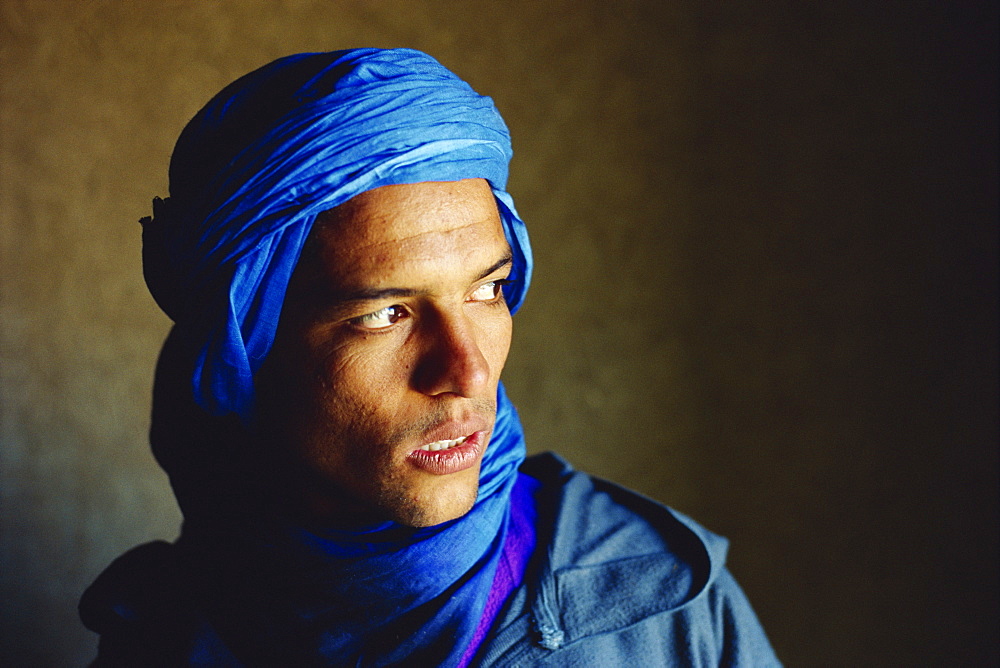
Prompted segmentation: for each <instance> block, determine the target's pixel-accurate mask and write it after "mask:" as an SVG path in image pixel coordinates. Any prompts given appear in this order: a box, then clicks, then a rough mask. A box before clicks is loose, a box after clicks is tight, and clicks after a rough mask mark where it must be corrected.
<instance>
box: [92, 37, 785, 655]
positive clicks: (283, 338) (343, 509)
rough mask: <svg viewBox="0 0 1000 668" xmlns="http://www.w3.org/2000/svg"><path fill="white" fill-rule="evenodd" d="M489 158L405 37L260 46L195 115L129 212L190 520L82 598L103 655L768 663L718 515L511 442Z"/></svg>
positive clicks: (508, 281)
mask: <svg viewBox="0 0 1000 668" xmlns="http://www.w3.org/2000/svg"><path fill="white" fill-rule="evenodd" d="M510 155H511V152H510V143H509V137H508V134H507V130H506V127H505V126H504V124H503V121H502V119H501V118H500V116H499V115H498V114H497V112H496V110H495V108H494V107H493V104H492V102H491V101H490V100H489V98H485V97H481V96H479V95H477V94H476V93H475V92H473V91H472V90H471V88H469V87H468V85H467V84H465V83H464V82H462V81H460V80H459V79H457V78H456V77H455V76H454V75H453V74H452V73H451V72H449V71H447V70H445V69H444V68H443V67H441V66H440V65H439V64H438V63H437V62H436V61H434V60H433V59H431V58H430V57H428V56H426V55H424V54H422V53H419V52H415V51H409V50H389V51H382V50H375V49H359V50H353V51H345V52H335V53H329V54H303V55H299V56H291V57H288V58H285V59H281V60H278V61H276V62H274V63H271V64H270V65H267V66H265V67H263V68H261V69H260V70H257V71H255V72H252V73H251V74H249V75H247V76H245V77H243V78H241V79H240V80H238V81H236V82H235V83H233V84H231V85H230V86H229V87H227V88H226V89H225V90H223V91H222V92H221V93H220V94H219V95H217V96H216V97H215V98H214V99H213V100H212V101H211V102H209V104H208V105H207V106H206V107H205V108H204V109H203V110H202V111H201V112H199V114H198V115H197V116H195V118H194V119H193V120H192V121H191V122H190V123H189V124H188V126H187V127H186V128H185V130H184V132H183V133H182V135H181V137H180V139H179V140H178V143H177V147H176V149H175V152H174V155H173V157H172V159H171V166H170V198H169V199H167V200H162V201H160V200H156V201H154V216H153V218H152V219H145V220H144V231H143V255H144V271H145V275H146V280H147V283H148V285H149V287H150V290H151V292H152V293H153V296H154V297H155V298H156V300H157V302H158V303H159V304H160V305H161V306H162V307H163V309H164V310H165V311H166V312H167V314H168V315H170V317H171V318H172V319H173V320H174V322H175V326H174V328H173V330H172V331H171V334H170V336H169V337H168V339H167V341H166V343H165V344H164V349H163V352H162V354H161V357H160V362H159V365H158V368H157V378H156V385H155V388H154V407H153V425H152V430H151V441H152V444H153V449H154V453H155V454H156V456H157V459H158V461H159V462H160V463H161V465H162V466H163V467H164V469H165V470H166V471H167V472H168V473H169V475H170V478H171V484H172V485H173V487H174V491H175V493H176V495H177V498H178V502H179V503H180V505H181V509H182V510H183V512H184V527H183V530H182V533H181V536H180V538H179V539H178V540H177V542H176V543H175V544H173V545H168V544H166V543H162V542H158V543H153V544H149V545H145V546H141V547H139V548H136V549H135V550H133V551H132V552H130V553H128V554H126V555H125V556H123V557H121V558H120V559H119V560H117V561H116V562H115V563H114V564H112V566H111V567H110V568H109V569H108V570H107V571H106V572H105V573H104V574H103V575H102V576H101V577H100V578H99V579H98V580H97V582H95V584H94V585H93V586H91V588H90V589H89V590H88V591H87V593H86V594H85V595H84V598H83V600H82V602H81V614H82V617H83V619H84V622H85V623H86V624H87V626H88V627H90V628H91V629H93V630H95V631H97V632H98V633H100V634H101V643H100V651H99V657H98V661H97V664H98V665H289V666H293V665H294V666H298V665H335V666H347V665H349V666H356V665H357V666H386V665H414V666H439V665H440V666H467V665H484V666H518V665H521V666H525V665H536V664H546V665H574V666H578V665H594V666H619V665H641V666H655V665H719V664H729V665H774V664H776V663H777V661H776V659H775V657H774V654H773V652H772V651H771V649H770V646H769V645H768V642H767V639H766V637H765V636H764V633H763V631H762V630H761V628H760V626H759V624H758V622H757V620H756V618H755V617H754V614H753V612H752V610H751V609H750V607H749V604H748V603H747V601H746V599H745V597H744V596H743V594H742V592H741V591H740V589H739V587H738V586H737V585H736V583H735V582H734V581H733V579H732V578H731V576H730V575H729V574H728V572H727V571H726V570H725V568H724V566H723V560H724V555H725V550H726V544H725V541H724V540H723V539H721V538H718V537H716V536H713V535H712V534H710V533H708V532H707V531H705V530H704V529H702V528H701V527H699V526H698V525H696V524H694V523H693V522H691V521H690V520H688V519H686V518H684V517H681V516H679V515H677V514H674V513H673V512H672V511H670V510H668V509H666V508H664V507H662V506H659V505H657V504H655V503H654V502H651V501H648V500H646V499H643V498H640V497H638V496H636V495H633V494H631V493H629V492H627V491H625V490H623V489H621V488H618V487H616V486H614V485H612V484H610V483H606V482H602V481H598V480H594V479H591V478H589V477H588V476H585V475H583V474H580V473H576V472H574V471H572V469H570V467H569V466H568V465H567V464H565V463H564V462H562V461H561V460H559V459H558V458H556V457H555V456H553V455H547V456H542V457H538V458H533V459H531V460H528V461H524V454H525V450H524V439H523V436H522V432H521V427H520V424H519V422H518V419H517V415H516V413H515V411H514V409H513V407H512V405H511V404H510V402H509V401H508V400H507V398H506V395H505V394H504V391H503V387H502V384H501V383H500V382H499V377H500V371H501V369H502V368H503V364H504V361H505V359H506V356H507V351H508V347H509V344H510V338H511V317H510V316H511V313H513V312H514V311H516V309H517V307H518V306H519V305H520V304H521V302H522V300H523V298H524V295H525V292H526V290H527V287H528V282H529V279H530V273H531V251H530V247H529V244H528V237H527V232H526V230H525V227H524V224H523V223H522V222H521V220H520V218H519V217H518V215H517V213H516V211H515V209H514V206H513V202H512V200H511V198H510V196H509V195H508V194H507V193H506V192H505V191H504V187H505V183H506V177H507V164H508V162H509V160H510Z"/></svg>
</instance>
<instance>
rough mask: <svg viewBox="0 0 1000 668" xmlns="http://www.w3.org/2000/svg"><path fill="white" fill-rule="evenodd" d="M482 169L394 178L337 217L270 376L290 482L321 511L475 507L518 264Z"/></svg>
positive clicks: (317, 233)
mask: <svg viewBox="0 0 1000 668" xmlns="http://www.w3.org/2000/svg"><path fill="white" fill-rule="evenodd" d="M510 260H511V254H510V247H509V245H508V244H507V241H506V239H505V238H504V234H503V228H502V227H501V223H500V218H499V215H498V213H497V207H496V203H495V201H494V199H493V194H492V192H491V190H490V188H489V186H488V184H487V183H486V182H485V181H483V180H482V179H473V180H467V181H458V182H447V183H419V184H415V185H398V186H385V187H381V188H376V189H375V190H371V191H369V192H366V193H363V194H361V195H358V196H357V197H355V198H353V199H351V200H350V201H348V202H346V203H345V204H343V205H341V206H339V207H337V208H335V209H333V210H331V211H328V212H326V213H324V214H322V215H321V216H320V217H319V218H318V219H317V221H316V226H315V228H314V230H313V232H312V236H311V237H310V241H309V243H308V244H307V246H306V248H305V249H304V251H303V255H302V258H301V259H300V261H299V265H298V267H297V268H296V271H295V276H294V277H293V279H292V282H291V285H290V286H289V291H288V296H287V298H286V300H285V305H284V309H283V311H282V315H281V322H280V325H279V329H278V334H277V336H276V339H275V343H274V347H273V348H272V351H271V353H270V355H269V357H268V359H267V362H266V363H265V365H264V367H263V369H262V370H261V372H260V373H259V374H258V376H257V378H256V385H257V388H258V397H259V399H258V406H257V418H258V420H259V423H260V424H259V426H260V427H261V431H262V433H263V434H264V439H265V444H266V447H267V449H268V451H269V452H270V454H271V456H272V457H274V456H275V455H277V457H278V459H285V460H286V463H288V464H290V467H291V469H292V470H294V471H296V472H297V473H295V474H293V475H292V477H291V479H292V481H293V482H292V484H291V485H288V486H286V489H284V493H287V494H290V495H292V496H296V497H300V498H298V499H295V500H293V501H292V505H294V506H297V507H298V508H299V509H300V510H302V511H304V512H306V513H307V514H308V515H309V516H311V517H312V519H316V520H319V521H328V522H329V521H333V522H337V523H344V524H348V525H350V524H357V523H366V522H370V521H372V520H380V519H391V520H394V521H397V522H400V523H403V524H407V525H410V526H432V525H435V524H440V523H441V522H445V521H447V520H450V519H454V518H456V517H460V516H461V515H463V514H465V513H466V512H468V511H469V509H470V508H471V507H472V504H473V502H474V501H475V499H476V494H477V492H478V487H479V467H480V463H481V461H482V456H483V453H484V451H485V450H486V447H487V445H488V443H489V438H490V435H491V433H492V429H493V421H494V418H495V416H496V390H497V382H498V381H499V379H500V371H501V369H502V368H503V365H504V361H505V360H506V358H507V351H508V348H509V346H510V337H511V319H510V312H509V311H508V309H507V305H506V304H505V302H504V301H503V295H502V293H501V291H500V287H501V285H502V283H503V281H504V279H506V278H507V275H508V274H509V272H510V267H511V262H510Z"/></svg>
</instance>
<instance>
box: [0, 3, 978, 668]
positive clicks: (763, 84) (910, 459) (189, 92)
mask: <svg viewBox="0 0 1000 668" xmlns="http://www.w3.org/2000/svg"><path fill="white" fill-rule="evenodd" d="M852 4H853V5H856V6H855V7H851V6H850V5H852ZM925 4H926V3H907V2H898V3H877V2H876V3H862V2H855V3H843V2H841V3H823V2H814V3H801V2H791V1H789V2H768V3H757V4H756V5H754V6H752V7H746V6H744V3H723V2H703V1H702V0H676V1H664V0H644V1H640V0H620V1H616V2H605V1H602V0H592V1H583V0H544V1H539V0H506V1H504V2H479V1H476V2H473V1H457V2H445V1H418V0H369V1H367V2H362V1H357V2H337V1H332V0H328V1H322V0H284V1H280V2H279V1H275V0H243V1H240V2H208V1H203V2H177V1H174V2H167V1H163V0H161V1H160V2H138V1H136V2H111V1H101V0H89V1H85V0H79V1H78V2H72V1H69V0H62V1H59V0H50V1H46V0H34V1H12V0H0V215H2V220H0V253H2V255H0V280H2V284H0V319H2V325H0V337H2V338H0V383H2V385H0V438H2V442H0V447H2V450H0V466H2V469H0V486H2V497H0V503H2V524H0V529H2V538H0V612H2V616H3V628H2V633H3V635H2V641H0V664H3V665H81V664H82V663H83V662H84V661H85V660H86V659H87V657H89V656H91V655H92V652H93V650H94V645H95V639H94V637H93V636H92V635H91V634H89V633H88V632H87V631H86V630H85V629H83V628H82V627H81V626H80V624H79V622H78V621H77V619H76V616H75V605H76V600H77V598H78V596H79V594H80V592H81V591H82V589H83V588H84V587H85V586H86V585H87V584H88V583H89V582H90V581H91V580H92V579H93V578H94V577H95V576H96V574H97V573H98V572H99V571H100V570H101V569H102V568H103V567H104V566H105V565H107V563H108V562H109V561H110V560H111V559H112V558H113V557H114V556H116V555H118V554H120V553H121V552H122V551H123V550H125V549H126V548H128V547H130V546H132V545H134V544H136V543H138V542H141V541H145V540H149V539H151V538H154V537H167V538H169V537H172V536H174V535H175V534H176V531H177V526H178V521H179V514H178V512H177V510H176V508H175V506H174V503H173V497H172V495H171V494H170V491H169V489H168V487H167V484H166V479H165V476H164V475H163V474H162V473H161V472H160V471H159V469H158V468H157V467H156V465H155V464H154V462H153V461H152V458H151V456H150V454H149V451H148V446H147V444H146V437H145V432H146V429H147V426H148V404H149V394H150V392H149V386H150V381H151V376H152V366H153V362H154V359H155V356H156V353H157V350H158V346H159V344H160V342H161V341H162V338H163V336H164V334H165V332H166V330H167V327H168V321H167V319H166V318H165V317H164V316H163V315H162V314H161V313H160V312H159V311H158V310H157V309H156V307H155V305H154V304H153V302H152V300H151V298H150V297H149V295H148V293H147V292H146V290H145V286H144V284H143V282H142V276H141V266H140V258H139V249H140V242H139V226H138V225H137V223H136V220H137V219H138V218H139V217H141V216H144V215H147V214H148V213H149V203H150V200H151V198H152V197H153V196H154V195H163V194H165V190H166V167H167V161H168V158H169V155H170V151H171V147H172V145H173V142H174V140H175V139H176V136H177V134H178V132H179V131H180V129H181V127H182V126H183V124H184V123H185V122H186V121H187V119H188V118H190V117H191V115H192V114H193V113H194V112H195V111H196V110H197V109H198V108H199V107H200V105H201V104H203V103H204V102H205V101H206V100H207V99H208V98H209V97H210V96H211V95H212V94H213V93H215V92H216V91H217V90H218V89H220V88H221V87H222V86H223V85H224V84H226V83H228V82H229V81H231V80H232V79H234V78H235V77H237V76H239V75H241V74H243V73H245V72H247V71H249V70H250V69H253V68H254V67H257V66H259V65H262V64H263V63H265V62H267V61H269V60H271V59H273V58H276V57H278V56H282V55H286V54H288V53H292V52H297V51H308V50H329V49H333V48H343V47H347V46H365V45H372V46H412V47H416V48H421V49H424V50H427V51H429V52H430V53H432V54H433V55H435V56H436V57H437V58H438V59H440V60H441V61H442V62H443V63H444V64H446V65H448V66H450V67H452V68H453V69H455V70H456V71H457V72H458V73H459V74H461V75H462V76H464V77H465V78H467V79H468V80H469V81H470V82H471V83H472V84H473V85H474V86H475V87H477V88H478V89H479V90H481V91H482V92H486V93H488V94H490V95H492V96H493V97H494V98H495V99H496V101H497V103H498V105H499V107H500V109H501V111H502V112H503V113H504V114H505V116H506V118H507V120H508V122H509V124H510V126H511V129H512V132H513V136H514V140H515V151H516V158H515V160H514V164H513V178H512V182H511V186H510V189H511V191H512V192H513V194H514V195H515V197H516V199H517V202H518V205H519V208H520V209H521V212H522V214H523V216H524V218H525V220H527V221H528V224H529V228H530V229H531V231H532V234H533V240H534V244H535V250H536V257H537V260H538V265H537V273H536V281H535V284H534V287H533V291H532V293H531V294H530V295H529V301H528V304H527V306H526V307H525V308H524V310H523V311H522V313H521V314H520V315H519V316H518V317H517V319H516V321H515V327H516V341H515V345H514V350H513V352H512V358H511V362H510V364H509V367H508V370H507V374H506V378H507V382H508V384H509V386H510V389H511V393H512V395H513V397H514V398H515V401H516V403H517V404H518V406H519V408H520V411H521V414H522V417H523V420H524V423H525V425H526V429H527V432H528V437H529V443H530V445H531V448H532V449H533V450H536V451H537V450H543V449H555V450H558V451H560V452H561V453H563V454H564V455H566V456H567V457H569V458H570V459H571V460H572V461H574V462H575V463H576V464H577V465H578V466H579V467H581V468H584V469H586V470H588V471H592V472H595V473H599V474H601V475H604V476H608V477H611V478H614V479H616V480H618V481H621V482H624V483H626V484H628V485H630V486H633V487H636V488H638V489H640V490H642V491H644V492H646V493H649V494H651V495H653V496H655V497H656V498H659V499H661V500H664V501H666V502H668V503H671V504H672V505H674V506H676V507H678V508H680V509H681V510H684V511H685V512H688V513H690V514H692V515H694V516H695V517H696V518H698V519H700V520H701V521H702V522H703V523H705V524H707V525H708V526H709V527H710V528H713V529H714V530H716V531H718V532H721V533H724V534H726V535H728V536H729V537H731V538H732V539H733V542H734V546H733V550H732V553H731V563H732V567H733V569H734V571H735V572H736V575H737V577H738V578H739V579H740V580H741V582H742V583H743V584H744V585H745V588H746V589H747V590H748V592H749V594H750V597H751V600H752V601H754V603H755V605H756V607H757V609H758V611H759V613H760V615H761V617H762V619H763V621H764V623H765V626H766V627H767V629H768V630H769V632H770V634H771V636H772V638H773V641H774V643H775V645H776V648H777V650H778V652H779V655H781V656H782V657H783V659H784V660H786V661H787V662H788V663H790V664H792V665H848V664H853V665H879V664H881V665H900V664H913V663H922V664H924V663H936V662H943V661H944V660H945V658H946V657H947V658H951V659H955V658H959V659H962V660H964V661H967V662H968V663H970V664H976V663H989V662H995V661H996V657H997V640H996V633H997V611H996V605H997V572H996V565H997V528H996V527H997V496H996V494H997V488H996V483H997V455H996V445H997V406H996V401H997V396H996V380H997V375H996V374H997V355H996V352H997V350H996V303H997V302H996V269H997V267H996V241H997V237H996V228H995V222H996V215H997V202H996V179H997V172H996V150H997V146H996V131H997V125H996V53H995V51H992V49H994V48H995V40H996V34H995V30H996V16H995V13H992V12H995V9H990V10H989V11H985V10H984V11H983V12H981V14H982V15H981V16H980V15H976V12H975V11H973V10H971V9H968V8H969V6H970V3H961V4H962V6H964V7H966V9H965V10H963V11H964V12H965V13H964V14H961V15H960V14H958V13H957V10H951V9H949V8H950V7H951V6H952V5H951V3H936V5H941V8H940V9H926V8H923V9H922V7H924V5H925ZM868 5H871V6H872V8H869V9H864V8H865V7H867V6H868ZM982 5H983V6H984V7H986V6H987V3H982ZM738 7H743V8H742V9H740V8H738ZM949 662H950V661H949Z"/></svg>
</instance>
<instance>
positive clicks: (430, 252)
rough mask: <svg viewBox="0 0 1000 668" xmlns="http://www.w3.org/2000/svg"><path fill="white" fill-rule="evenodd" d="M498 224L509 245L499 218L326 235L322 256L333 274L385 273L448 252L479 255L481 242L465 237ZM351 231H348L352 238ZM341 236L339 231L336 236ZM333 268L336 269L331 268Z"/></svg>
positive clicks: (497, 231) (499, 237) (497, 234)
mask: <svg viewBox="0 0 1000 668" xmlns="http://www.w3.org/2000/svg"><path fill="white" fill-rule="evenodd" d="M494 223H495V224H496V229H495V230H492V232H495V234H493V235H491V236H492V237H493V238H494V239H495V240H498V241H500V242H501V243H502V245H503V246H505V247H506V246H507V243H506V237H504V236H503V231H502V229H501V228H500V223H499V219H496V220H489V219H484V220H480V221H473V222H469V223H465V224H463V225H459V226H456V227H452V228H449V229H443V230H442V229H431V230H419V231H415V232H413V233H412V234H406V235H405V236H399V237H393V238H389V239H386V238H383V237H381V235H380V234H379V231H378V230H370V229H369V230H366V231H365V234H364V237H365V238H362V239H359V240H357V241H356V242H355V241H350V240H347V239H344V240H337V239H336V238H334V239H330V238H325V239H323V240H322V241H321V250H320V255H321V258H322V262H323V264H324V265H326V269H327V270H328V271H327V272H324V273H329V274H332V276H331V277H337V278H341V279H345V278H347V277H348V276H350V275H352V274H354V273H356V272H358V271H360V272H362V273H369V272H377V273H378V274H384V273H385V272H386V271H387V270H392V269H395V268H397V267H399V266H406V265H414V267H415V265H417V264H423V263H435V262H437V261H439V260H441V258H442V257H444V256H448V255H455V254H458V255H460V256H461V257H462V258H463V259H468V258H470V256H474V255H476V254H477V253H478V252H479V251H480V249H481V248H482V240H481V239H479V240H477V241H478V242H479V243H473V242H472V241H471V240H470V241H465V240H463V239H462V236H463V235H464V234H465V233H467V232H469V231H470V230H473V229H475V228H477V227H479V226H481V225H492V224H494ZM351 235H352V233H351V232H347V236H348V237H350V236H351ZM336 236H339V235H337V234H336V233H335V234H334V237H336ZM330 270H332V271H330Z"/></svg>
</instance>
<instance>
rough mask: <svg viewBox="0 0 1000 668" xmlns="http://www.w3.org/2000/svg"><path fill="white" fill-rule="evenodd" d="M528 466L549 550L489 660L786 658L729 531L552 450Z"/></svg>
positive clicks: (771, 661) (710, 662)
mask: <svg viewBox="0 0 1000 668" xmlns="http://www.w3.org/2000/svg"><path fill="white" fill-rule="evenodd" d="M521 470H522V471H523V472H525V473H527V474H528V475H530V476H532V477H533V478H536V479H537V480H539V481H541V483H542V486H541V490H540V492H539V494H540V497H539V499H538V503H539V509H538V510H539V522H538V525H539V535H538V544H539V546H540V549H543V548H544V546H546V545H547V546H548V551H547V554H543V555H541V557H542V558H541V559H536V561H537V562H538V563H536V564H535V565H534V566H533V567H532V568H533V571H534V572H529V573H528V574H527V576H526V578H525V584H524V585H523V586H522V587H520V588H519V589H518V590H517V591H516V592H515V593H514V595H513V598H512V600H511V601H510V602H509V604H508V606H507V610H506V612H504V613H501V619H500V621H499V623H498V625H497V630H496V631H494V633H493V634H492V635H491V637H490V638H488V639H487V641H486V643H485V645H484V647H483V648H482V650H481V654H480V657H481V660H482V664H481V665H484V666H498V667H500V666H504V667H506V666H543V665H544V666H643V667H645V668H651V667H654V666H778V665H781V664H780V663H779V661H778V659H777V657H776V656H775V654H774V651H773V650H772V649H771V646H770V644H769V643H768V640H767V637H766V636H765V635H764V631H763V629H762V628H761V626H760V623H759V622H758V621H757V617H756V615H754V612H753V610H752V609H751V607H750V603H749V602H748V601H747V598H746V596H745V595H744V594H743V591H742V590H741V589H740V587H739V585H737V584H736V581H735V580H734V579H733V577H732V575H730V573H729V571H727V570H726V568H725V565H724V563H725V556H726V550H727V547H728V543H727V541H726V540H725V539H724V538H720V537H719V536H716V535H714V534H712V533H710V532H708V531H706V530H705V529H703V528H702V527H700V526H699V525H698V524H696V523H695V522H693V521H692V520H690V519H688V518H686V517H684V516H683V515H681V514H679V513H676V512H674V511H672V510H670V509H669V508H666V507H665V506H662V505H660V504H658V503H656V502H654V501H651V500H649V499H646V498H644V497H641V496H639V495H637V494H635V493H633V492H630V491H628V490H626V489H624V488H622V487H619V486H618V485H615V484H612V483H609V482H606V481H603V480H598V479H595V478H591V477H590V476H588V475H585V474H583V473H579V472H576V471H573V470H572V469H571V468H570V467H569V465H568V464H566V462H564V461H563V460H561V459H559V458H558V457H556V456H555V455H552V454H545V455H540V456H536V457H532V458H529V459H528V460H527V461H526V462H525V464H524V465H523V466H522V468H521ZM546 532H548V534H547V535H546Z"/></svg>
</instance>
